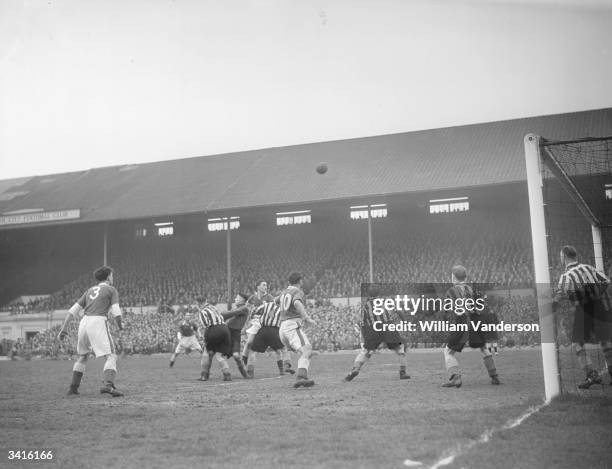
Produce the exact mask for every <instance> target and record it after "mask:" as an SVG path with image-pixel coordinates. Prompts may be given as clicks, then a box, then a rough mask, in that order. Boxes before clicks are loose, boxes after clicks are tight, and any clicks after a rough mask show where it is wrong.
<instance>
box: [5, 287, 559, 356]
mask: <svg viewBox="0 0 612 469" xmlns="http://www.w3.org/2000/svg"><path fill="white" fill-rule="evenodd" d="M488 305H489V307H490V310H491V311H492V312H495V313H496V315H497V318H498V320H500V321H505V322H507V323H537V322H538V312H537V306H536V300H535V297H533V296H524V297H521V296H507V297H491V298H489V299H488ZM308 309H309V314H310V315H311V316H312V317H313V319H315V321H316V322H317V326H316V327H313V328H311V329H310V330H309V331H308V334H309V337H310V340H311V342H312V344H313V347H314V348H315V349H316V350H320V351H335V350H340V349H343V350H347V349H348V350H350V349H356V348H359V347H360V344H361V332H360V320H361V319H360V307H359V305H355V306H343V307H338V306H334V305H332V304H331V303H328V302H323V303H322V304H318V305H315V304H309V305H308ZM188 310H189V307H188V306H182V307H179V308H174V309H172V308H161V309H160V310H159V311H156V312H151V313H144V314H141V313H138V312H134V311H132V310H130V309H129V308H128V309H126V311H125V312H124V325H125V330H124V331H123V332H121V333H120V334H119V333H118V331H117V330H116V328H115V324H114V321H110V322H109V324H110V326H111V331H112V333H113V334H114V336H115V337H116V338H117V346H118V348H119V350H120V351H121V353H122V354H151V353H165V352H171V351H173V349H174V347H175V346H176V340H177V339H176V333H177V330H178V328H177V325H178V324H179V323H180V321H181V320H182V319H183V317H184V314H185V312H186V311H188ZM566 313H567V311H566V312H565V313H563V312H562V313H561V314H560V315H559V323H558V326H559V340H560V342H561V343H563V344H565V343H566V342H567V337H569V334H568V332H569V324H570V321H569V314H566ZM435 314H436V315H439V314H440V313H435ZM416 319H423V317H417V318H416ZM425 319H443V317H442V316H440V317H438V316H427V317H426V318H425ZM77 327H78V322H77V321H72V322H71V323H70V325H69V329H68V332H69V334H68V337H67V338H66V339H65V340H64V341H63V342H59V341H57V340H56V337H57V334H58V332H59V326H55V327H53V328H51V329H48V330H46V331H44V332H41V333H39V334H37V335H36V336H34V337H33V338H32V339H30V340H29V341H27V342H25V343H23V344H20V346H19V350H18V351H19V353H20V354H22V355H29V356H40V357H55V358H61V357H71V356H73V355H74V354H75V353H76V338H77ZM402 336H403V338H404V340H405V341H406V343H407V344H408V346H409V347H440V346H441V345H442V344H443V342H444V340H445V339H444V338H445V336H446V333H444V332H422V331H418V332H407V333H402ZM539 339H540V335H539V333H534V332H503V333H499V339H498V342H499V344H500V345H501V346H533V345H536V344H538V343H539ZM3 348H4V349H5V350H10V349H11V347H10V344H5V345H4V347H3Z"/></svg>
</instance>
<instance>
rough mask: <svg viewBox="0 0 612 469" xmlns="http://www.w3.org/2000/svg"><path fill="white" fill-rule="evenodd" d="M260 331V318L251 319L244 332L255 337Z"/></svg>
mask: <svg viewBox="0 0 612 469" xmlns="http://www.w3.org/2000/svg"><path fill="white" fill-rule="evenodd" d="M259 329H261V318H253V319H251V324H250V325H249V328H248V329H247V330H246V331H245V332H246V333H247V334H252V335H255V334H257V333H258V332H259Z"/></svg>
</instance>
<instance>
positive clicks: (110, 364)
mask: <svg viewBox="0 0 612 469" xmlns="http://www.w3.org/2000/svg"><path fill="white" fill-rule="evenodd" d="M116 376H117V355H116V354H114V353H111V354H109V355H106V363H104V386H103V387H101V388H100V392H101V393H102V394H110V395H111V396H113V397H121V396H123V393H122V392H119V391H117V389H116V388H115V377H116Z"/></svg>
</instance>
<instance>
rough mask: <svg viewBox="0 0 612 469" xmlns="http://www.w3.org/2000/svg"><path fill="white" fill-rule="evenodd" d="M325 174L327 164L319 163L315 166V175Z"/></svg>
mask: <svg viewBox="0 0 612 469" xmlns="http://www.w3.org/2000/svg"><path fill="white" fill-rule="evenodd" d="M326 172H327V163H319V165H318V166H317V173H319V174H325V173H326Z"/></svg>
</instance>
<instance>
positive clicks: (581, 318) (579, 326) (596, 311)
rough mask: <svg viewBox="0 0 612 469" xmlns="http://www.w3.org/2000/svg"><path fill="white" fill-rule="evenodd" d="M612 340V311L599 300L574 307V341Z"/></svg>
mask: <svg viewBox="0 0 612 469" xmlns="http://www.w3.org/2000/svg"><path fill="white" fill-rule="evenodd" d="M611 340H612V311H608V310H607V309H606V307H605V306H604V303H603V302H601V301H599V300H597V301H591V302H589V303H586V304H584V305H576V306H575V307H574V324H573V327H572V342H577V343H584V342H595V341H597V342H608V341H611Z"/></svg>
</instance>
